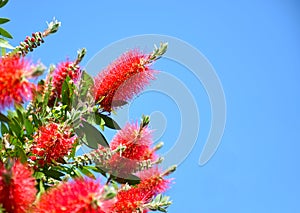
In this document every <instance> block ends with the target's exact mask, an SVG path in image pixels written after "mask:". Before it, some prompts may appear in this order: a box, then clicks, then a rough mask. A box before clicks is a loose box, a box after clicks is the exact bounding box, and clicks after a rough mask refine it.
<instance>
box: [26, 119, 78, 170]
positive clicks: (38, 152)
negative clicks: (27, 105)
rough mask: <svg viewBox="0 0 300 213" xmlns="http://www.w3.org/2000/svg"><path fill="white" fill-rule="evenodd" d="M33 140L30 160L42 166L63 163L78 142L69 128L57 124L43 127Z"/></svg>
mask: <svg viewBox="0 0 300 213" xmlns="http://www.w3.org/2000/svg"><path fill="white" fill-rule="evenodd" d="M33 138H34V140H33V145H32V147H31V153H32V155H31V156H30V159H31V160H33V161H36V162H37V163H38V164H39V165H40V166H44V165H45V164H51V163H52V162H53V161H61V159H63V157H64V156H66V155H67V154H68V153H69V152H70V150H71V149H72V147H73V144H74V142H75V140H76V136H75V135H73V133H72V132H71V130H70V128H69V127H64V126H62V125H60V124H57V123H48V124H47V125H45V126H41V127H40V128H39V129H38V131H37V133H36V134H35V135H34V136H33Z"/></svg>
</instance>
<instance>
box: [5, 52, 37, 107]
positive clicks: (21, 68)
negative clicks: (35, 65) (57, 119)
mask: <svg viewBox="0 0 300 213" xmlns="http://www.w3.org/2000/svg"><path fill="white" fill-rule="evenodd" d="M31 72H32V67H31V64H30V62H29V61H28V60H26V59H25V58H20V57H18V56H11V57H9V56H8V57H2V58H0V110H1V109H4V108H6V107H9V106H11V105H13V104H14V103H17V104H21V103H23V102H25V101H28V100H30V99H31V98H32V92H33V90H34V89H35V85H34V84H33V83H31V82H30V81H29V78H31Z"/></svg>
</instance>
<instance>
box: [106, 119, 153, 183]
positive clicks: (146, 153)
mask: <svg viewBox="0 0 300 213" xmlns="http://www.w3.org/2000/svg"><path fill="white" fill-rule="evenodd" d="M152 143H153V141H152V131H151V130H150V129H149V128H148V126H144V127H141V126H140V125H138V123H137V122H136V123H127V124H126V125H125V127H124V128H123V129H122V130H120V131H119V132H118V133H117V134H116V136H115V137H114V138H113V140H112V142H111V146H110V147H111V149H112V150H116V149H117V148H118V147H120V146H125V147H126V148H125V150H123V151H121V150H120V151H118V152H116V153H114V154H113V156H112V158H111V159H110V161H109V169H110V170H111V171H113V172H114V175H116V176H119V177H122V176H123V177H124V176H126V175H128V174H130V173H132V172H134V171H135V169H136V167H137V166H138V162H140V161H143V160H148V159H151V160H154V158H155V157H156V156H155V154H154V152H153V150H152V149H151V148H150V146H151V145H152Z"/></svg>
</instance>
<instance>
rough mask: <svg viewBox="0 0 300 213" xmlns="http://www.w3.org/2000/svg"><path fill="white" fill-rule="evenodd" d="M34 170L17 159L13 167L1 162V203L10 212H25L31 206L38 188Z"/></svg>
mask: <svg viewBox="0 0 300 213" xmlns="http://www.w3.org/2000/svg"><path fill="white" fill-rule="evenodd" d="M35 184H36V182H35V179H34V178H33V177H32V171H31V170H30V169H29V168H28V167H27V166H26V165H23V164H21V163H20V162H19V161H16V162H15V163H14V164H13V166H12V168H11V169H7V168H5V165H4V164H3V163H0V204H2V206H3V207H4V208H5V210H6V211H5V212H8V213H25V212H28V210H29V209H30V208H31V205H32V203H33V202H34V200H35V196H36V193H37V190H36V188H35Z"/></svg>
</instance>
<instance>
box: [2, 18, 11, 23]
mask: <svg viewBox="0 0 300 213" xmlns="http://www.w3.org/2000/svg"><path fill="white" fill-rule="evenodd" d="M9 21H10V20H9V19H8V18H0V24H4V23H6V22H9Z"/></svg>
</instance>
